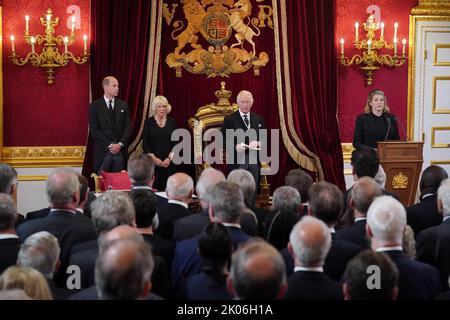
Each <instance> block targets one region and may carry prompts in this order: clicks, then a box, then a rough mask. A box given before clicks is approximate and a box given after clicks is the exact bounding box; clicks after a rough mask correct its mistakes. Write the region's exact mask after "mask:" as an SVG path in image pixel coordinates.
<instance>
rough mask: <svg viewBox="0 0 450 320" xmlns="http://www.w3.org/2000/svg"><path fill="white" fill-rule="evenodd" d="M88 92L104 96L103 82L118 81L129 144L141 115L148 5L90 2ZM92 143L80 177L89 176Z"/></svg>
mask: <svg viewBox="0 0 450 320" xmlns="http://www.w3.org/2000/svg"><path fill="white" fill-rule="evenodd" d="M91 14H92V17H91V24H92V39H91V53H92V57H91V90H92V99H93V100H95V99H98V98H100V97H101V96H102V95H103V89H102V85H101V82H102V79H103V78H104V77H105V76H108V75H113V76H115V77H116V78H117V79H118V81H119V98H121V99H123V100H125V101H127V102H128V106H129V109H130V114H131V121H132V124H133V132H132V135H131V137H130V141H129V143H131V142H132V141H133V140H134V138H135V136H136V135H137V134H138V131H139V124H140V122H141V119H142V117H143V116H144V115H143V111H142V110H143V107H144V106H143V101H144V91H145V85H146V70H147V55H148V45H149V37H150V34H149V33H150V14H151V1H146V0H136V1H123V0H92V1H91ZM92 147H93V141H92V140H91V138H90V137H89V139H88V144H87V148H86V156H85V159H84V165H83V174H84V175H85V176H87V177H89V176H90V174H91V173H92V172H93V171H92V165H93V160H92V156H93V152H92V151H93V149H92Z"/></svg>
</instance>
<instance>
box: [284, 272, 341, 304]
mask: <svg viewBox="0 0 450 320" xmlns="http://www.w3.org/2000/svg"><path fill="white" fill-rule="evenodd" d="M284 299H285V300H343V295H342V287H341V285H340V284H339V283H338V282H335V281H333V280H331V279H330V278H328V277H327V276H326V275H325V274H324V273H323V272H313V271H297V272H294V273H293V274H292V275H291V276H290V277H289V279H288V289H287V291H286V294H285V296H284Z"/></svg>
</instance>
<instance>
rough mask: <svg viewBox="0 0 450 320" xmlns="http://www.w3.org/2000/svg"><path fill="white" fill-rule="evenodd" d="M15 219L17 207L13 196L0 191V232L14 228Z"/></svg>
mask: <svg viewBox="0 0 450 320" xmlns="http://www.w3.org/2000/svg"><path fill="white" fill-rule="evenodd" d="M16 220H17V209H16V205H15V204H14V200H13V198H12V197H11V196H10V195H8V194H6V193H0V232H4V231H10V230H14V228H15V224H16Z"/></svg>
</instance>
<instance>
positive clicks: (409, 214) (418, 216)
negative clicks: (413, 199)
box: [406, 194, 442, 237]
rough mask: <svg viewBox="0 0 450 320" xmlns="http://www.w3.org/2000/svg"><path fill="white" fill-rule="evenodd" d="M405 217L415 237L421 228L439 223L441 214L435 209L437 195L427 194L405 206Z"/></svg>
mask: <svg viewBox="0 0 450 320" xmlns="http://www.w3.org/2000/svg"><path fill="white" fill-rule="evenodd" d="M406 219H407V221H408V224H409V225H410V226H411V228H412V229H413V230H414V235H415V236H416V237H417V235H418V234H419V232H421V231H422V230H425V229H428V228H430V227H433V226H437V225H439V224H441V222H442V214H441V213H439V211H438V209H437V195H436V194H434V195H432V196H428V197H426V198H425V199H423V200H422V201H420V202H419V203H416V204H415V205H413V206H411V207H408V208H406Z"/></svg>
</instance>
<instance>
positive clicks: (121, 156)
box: [89, 76, 131, 175]
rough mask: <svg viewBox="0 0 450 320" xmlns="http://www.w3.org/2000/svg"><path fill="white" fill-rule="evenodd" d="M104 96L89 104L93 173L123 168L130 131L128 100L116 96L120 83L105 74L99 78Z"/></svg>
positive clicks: (115, 170)
mask: <svg viewBox="0 0 450 320" xmlns="http://www.w3.org/2000/svg"><path fill="white" fill-rule="evenodd" d="M102 86H103V91H104V96H103V97H102V98H100V99H98V100H96V101H94V102H92V103H91V105H90V107H89V129H90V134H91V136H92V138H93V139H94V141H95V147H94V172H96V173H97V174H99V175H100V174H101V171H102V170H104V171H107V172H118V171H120V170H123V169H125V165H126V161H127V156H128V138H129V137H130V134H131V121H130V113H129V110H128V106H127V103H126V102H125V101H123V100H120V99H118V98H117V95H118V93H119V82H118V81H117V79H116V78H114V77H112V76H108V77H106V78H104V79H103V81H102Z"/></svg>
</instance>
